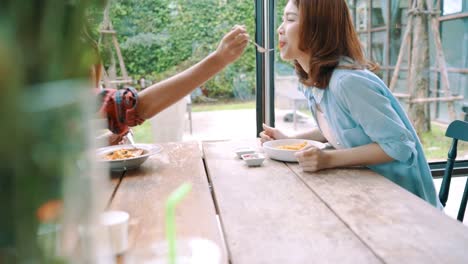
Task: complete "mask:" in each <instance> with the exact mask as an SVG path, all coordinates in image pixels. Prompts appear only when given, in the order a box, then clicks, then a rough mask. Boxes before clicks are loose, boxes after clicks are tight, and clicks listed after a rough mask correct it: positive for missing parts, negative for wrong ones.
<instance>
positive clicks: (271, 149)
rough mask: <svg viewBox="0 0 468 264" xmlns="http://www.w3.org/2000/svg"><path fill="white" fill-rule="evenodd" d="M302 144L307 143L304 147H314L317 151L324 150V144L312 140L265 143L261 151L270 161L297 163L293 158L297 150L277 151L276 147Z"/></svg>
mask: <svg viewBox="0 0 468 264" xmlns="http://www.w3.org/2000/svg"><path fill="white" fill-rule="evenodd" d="M303 142H307V145H306V146H305V147H308V146H315V147H317V148H319V149H324V148H325V146H326V145H325V144H324V143H322V142H318V141H314V140H307V139H279V140H272V141H267V142H265V143H263V150H264V151H265V153H266V154H267V155H268V157H269V158H270V159H275V160H280V161H286V162H297V159H296V157H295V156H294V153H296V152H297V150H284V149H278V147H279V146H284V145H296V144H301V143H303Z"/></svg>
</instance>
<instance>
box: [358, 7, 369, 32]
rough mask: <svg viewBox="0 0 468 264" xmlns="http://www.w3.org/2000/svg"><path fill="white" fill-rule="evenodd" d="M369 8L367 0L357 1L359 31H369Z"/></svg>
mask: <svg viewBox="0 0 468 264" xmlns="http://www.w3.org/2000/svg"><path fill="white" fill-rule="evenodd" d="M368 8H369V7H368V4H367V0H357V1H356V29H357V30H358V31H361V30H366V29H367V16H368Z"/></svg>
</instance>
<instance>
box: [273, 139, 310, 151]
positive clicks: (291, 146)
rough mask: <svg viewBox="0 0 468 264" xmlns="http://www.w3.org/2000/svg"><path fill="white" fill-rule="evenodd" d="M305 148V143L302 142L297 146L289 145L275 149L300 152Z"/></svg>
mask: <svg viewBox="0 0 468 264" xmlns="http://www.w3.org/2000/svg"><path fill="white" fill-rule="evenodd" d="M305 146H307V141H304V142H302V143H298V144H291V145H281V146H278V147H276V148H277V149H283V150H301V149H303V148H304V147H305Z"/></svg>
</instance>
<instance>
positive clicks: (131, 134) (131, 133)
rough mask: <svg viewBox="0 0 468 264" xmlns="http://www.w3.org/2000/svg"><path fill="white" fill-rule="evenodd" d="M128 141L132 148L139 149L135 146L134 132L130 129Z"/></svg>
mask: <svg viewBox="0 0 468 264" xmlns="http://www.w3.org/2000/svg"><path fill="white" fill-rule="evenodd" d="M126 137H127V141H128V142H129V143H130V145H132V147H133V148H134V149H136V148H137V147H136V146H135V139H133V131H132V130H131V129H130V131H128V133H127V135H126Z"/></svg>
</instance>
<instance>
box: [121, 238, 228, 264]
mask: <svg viewBox="0 0 468 264" xmlns="http://www.w3.org/2000/svg"><path fill="white" fill-rule="evenodd" d="M124 259H125V263H128V264H137V263H138V264H168V263H170V262H169V261H170V260H169V250H168V243H167V241H162V242H158V243H154V244H152V245H151V246H150V247H148V248H139V249H136V250H133V251H130V252H128V254H126V255H125V258H124ZM175 263H176V264H220V263H221V249H220V247H219V246H218V245H217V244H216V243H214V242H213V241H211V240H207V239H202V238H189V239H178V240H177V241H176V258H175Z"/></svg>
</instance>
